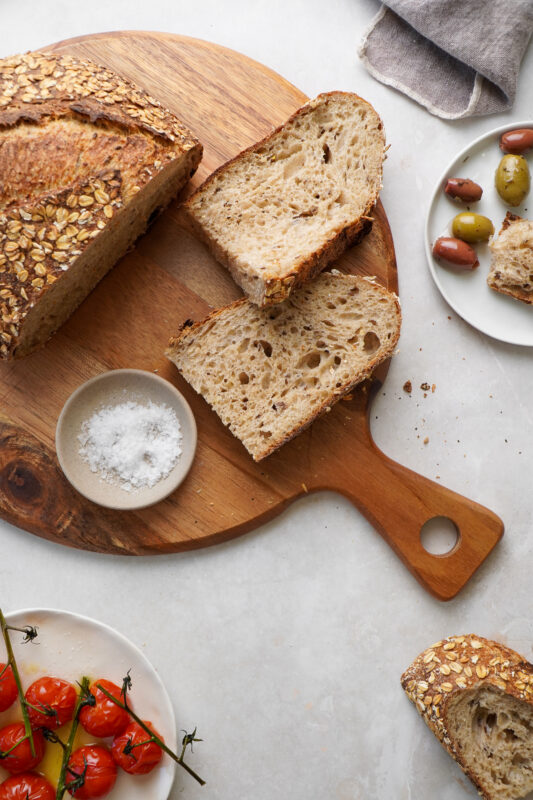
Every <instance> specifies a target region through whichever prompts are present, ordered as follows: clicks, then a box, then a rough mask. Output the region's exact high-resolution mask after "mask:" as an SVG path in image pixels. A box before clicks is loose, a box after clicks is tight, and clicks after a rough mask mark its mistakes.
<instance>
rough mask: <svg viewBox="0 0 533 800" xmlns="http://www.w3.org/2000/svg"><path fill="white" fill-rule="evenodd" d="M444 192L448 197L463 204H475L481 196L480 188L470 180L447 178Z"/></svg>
mask: <svg viewBox="0 0 533 800" xmlns="http://www.w3.org/2000/svg"><path fill="white" fill-rule="evenodd" d="M444 191H445V193H446V194H447V195H448V197H451V198H452V199H453V200H460V201H461V202H463V203H477V201H478V200H481V195H482V194H483V189H482V188H481V186H480V185H479V184H478V183H475V182H474V181H472V180H470V178H448V180H447V181H446V185H445V187H444Z"/></svg>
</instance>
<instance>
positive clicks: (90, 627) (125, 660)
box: [0, 609, 177, 800]
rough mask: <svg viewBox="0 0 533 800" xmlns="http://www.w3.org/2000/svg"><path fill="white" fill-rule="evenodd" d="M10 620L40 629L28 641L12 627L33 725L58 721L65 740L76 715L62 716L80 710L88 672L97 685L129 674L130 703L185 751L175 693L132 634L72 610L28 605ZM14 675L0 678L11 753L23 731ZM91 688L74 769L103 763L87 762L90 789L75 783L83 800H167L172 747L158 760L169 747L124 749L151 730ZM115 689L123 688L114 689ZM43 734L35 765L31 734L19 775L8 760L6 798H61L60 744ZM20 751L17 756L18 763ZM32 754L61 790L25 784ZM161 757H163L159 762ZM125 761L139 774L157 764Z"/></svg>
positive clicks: (2, 789)
mask: <svg viewBox="0 0 533 800" xmlns="http://www.w3.org/2000/svg"><path fill="white" fill-rule="evenodd" d="M6 620H7V623H8V625H9V626H13V627H19V628H27V627H28V626H30V627H34V628H36V629H37V632H38V637H37V639H36V640H35V641H34V642H26V643H24V641H23V638H24V636H23V634H22V633H18V632H15V631H12V632H10V639H11V643H12V647H13V651H14V655H15V659H16V662H17V665H18V669H19V672H20V677H21V682H22V686H23V689H24V692H25V694H26V698H27V700H28V701H29V702H31V705H32V706H33V709H32V708H29V713H30V717H31V718H32V727H33V725H34V724H35V725H36V726H37V727H38V726H39V725H43V726H45V727H48V728H51V729H54V730H55V732H56V733H57V735H58V736H59V737H60V738H61V740H62V741H65V740H66V739H67V738H68V733H69V729H70V723H69V722H68V721H67V722H66V724H62V723H64V720H65V719H66V720H68V719H69V718H71V716H72V713H73V711H74V703H75V702H76V700H77V695H78V693H79V686H78V682H80V681H81V680H82V678H83V677H84V676H86V677H88V678H89V680H90V683H91V684H94V683H96V682H98V683H100V684H101V685H103V686H104V688H106V686H107V688H108V689H109V688H110V685H109V684H106V683H105V681H110V682H111V684H112V685H114V686H115V687H121V686H122V680H123V678H124V677H125V676H126V675H127V674H128V673H129V674H130V677H131V681H132V687H131V690H130V691H129V692H128V702H129V704H130V705H131V708H132V709H133V710H134V711H135V712H136V713H137V714H138V715H139V716H140V717H141V718H142V720H143V721H149V722H150V723H151V724H152V725H153V728H154V729H155V730H156V731H157V733H158V734H159V735H160V736H161V737H162V738H163V740H164V742H165V744H166V745H168V747H169V748H170V749H171V750H172V751H173V752H176V746H177V735H176V723H175V718H174V711H173V708H172V704H171V702H170V699H169V697H168V694H167V692H166V690H165V687H164V686H163V684H162V682H161V680H160V678H159V676H158V675H157V673H156V671H155V670H154V668H153V667H152V666H151V664H150V663H149V661H148V660H147V659H146V658H145V656H144V655H143V653H141V651H140V650H139V649H138V648H137V647H135V645H133V644H132V643H131V642H130V641H129V640H128V639H126V638H125V637H124V636H122V635H121V634H120V633H118V632H117V631H115V630H113V629H112V628H110V627H108V626H107V625H104V624H102V623H100V622H97V621H95V620H93V619H90V618H88V617H83V616H80V615H78V614H72V613H70V612H66V611H57V610H53V609H28V610H23V611H17V612H14V613H11V614H6ZM5 661H6V653H5V647H4V643H3V641H2V639H1V638H0V663H1V662H5ZM0 673H1V668H0ZM7 678H8V673H7V672H6V673H4V676H3V679H2V678H0V751H2V750H3V751H4V752H5V751H6V750H7V749H8V746H9V744H10V736H11V742H12V741H13V736H14V735H15V740H14V741H15V742H16V741H17V739H16V732H15V734H14V733H13V730H14V729H13V725H14V723H16V722H17V721H20V720H21V719H22V715H21V710H20V705H19V703H18V700H15V702H13V703H9V695H10V693H11V695H12V692H13V687H12V685H11V686H10V681H9V680H7ZM54 679H55V680H54ZM58 679H59V680H58ZM28 690H30V692H29V694H28ZM119 691H120V689H119ZM91 692H92V693H93V694H95V695H96V705H95V706H93V707H85V708H83V709H82V710H81V712H80V725H79V728H78V732H77V734H76V740H75V744H74V747H73V751H78V753H77V756H76V757H77V761H76V759H75V760H74V761H73V762H71V765H72V768H73V773H72V774H75V773H76V772H79V771H83V769H84V765H85V764H86V763H88V764H90V765H93V762H94V763H95V764H96V765H97V767H98V769H94V770H93V769H92V768H91V769H90V768H88V769H87V775H89V773H91V775H92V776H93V778H94V779H92V780H91V781H90V782H88V783H90V786H89V788H88V787H87V785H86V786H85V789H84V788H83V787H82V788H79V789H78V790H77V791H74V796H75V798H76V800H86V798H87V794H86V792H89V796H90V797H96V796H100V797H104V796H105V797H108V798H109V800H166V799H167V797H168V795H169V793H170V789H171V786H172V783H173V780H174V773H175V763H174V761H173V760H172V759H171V758H170V757H169V756H168V755H166V754H164V753H163V754H162V757H161V758H160V760H159V755H160V754H161V749H160V748H159V747H157V751H155V750H154V747H155V745H154V744H153V743H152V744H147V745H142V744H141V745H140V746H138V747H137V748H135V749H132V750H130V753H131V754H128V755H126V756H125V755H124V753H123V751H124V745H125V744H127V742H128V741H130V743H135V744H136V743H137V742H145V741H146V740H147V737H146V735H143V736H140V733H141V732H142V729H137V730H136V726H135V723H134V722H133V720H132V719H131V718H130V717H128V715H127V712H124V711H122V710H121V709H120V708H118V707H117V706H116V705H114V704H113V703H112V702H111V701H110V700H107V698H106V697H105V696H104V695H102V693H101V692H97V690H96V689H94V688H93V687H91ZM112 693H113V694H116V693H115V691H114V690H112ZM6 704H9V708H7V709H5V710H3V711H2V710H1V709H2V708H5V706H6ZM69 714H70V717H69ZM121 715H122V716H121ZM124 715H125V716H124ZM132 724H133V726H135V727H132ZM35 741H36V749H37V750H38V751H39V752H38V754H37V755H38V756H40V755H41V749H43V750H44V756H43V758H42V759H40V760H39V763H38V764H36V765H34V764H33V763H32V761H31V752H29V743H28V742H26V743H25V744H26V745H28V748H27V752H26V753H25V752H24V750H23V747H22V746H19V747H18V748H17V749H16V751H13V754H12V757H11V758H12V761H11V764H10V772H11V777H9V775H10V773H9V772H7V771H6V770H5V769H3V768H2V767H1V766H0V800H26V797H27V796H28V797H29V798H30V800H49V798H50V800H52V798H54V799H55V787H56V785H57V780H58V777H59V771H60V766H61V757H62V749H61V746H60V745H59V744H56V743H52V742H50V741H45V740H44V737H43V736H42V734H41V733H40V732H39V733H38V736H37V738H36V739H35ZM80 748H82V749H81V750H80ZM19 756H20V757H19ZM17 757H19V758H18V761H17V760H15V761H13V758H15V759H16V758H17ZM9 758H10V757H9V756H8V757H7V758H4V759H2V760H0V765H1V763H2V761H3V763H4V765H6V763H7V761H8V759H9ZM25 758H26V762H25ZM27 759H30V762H29V767H30V768H31V767H33V772H34V773H35V774H39V775H44V776H45V777H46V779H47V780H48V781H49V783H50V784H51V785H52V786H53V787H54V794H53V795H52V796H50V794H49V793H48V792H47V791H45V790H44V789H42V790H39V789H38V781H37V780H35V787H36V788H33V786H32V785H31V782H30V784H28V785H24V786H23V787H22V788H21V787H20V786H18V787H17V783H18V784H21V783H23V781H22V780H21V779H20V777H17V775H19V774H20V773H21V772H26V771H27V764H28V761H27ZM155 761H157V762H158V763H156V764H155V765H154V764H153V762H155ZM116 762H118V763H119V765H118V766H117V764H116ZM123 766H126V767H127V768H128V769H129V770H133V773H135V772H141V773H142V771H143V770H144V769H148V768H149V767H153V768H152V769H151V771H150V772H148V773H147V774H130V773H129V772H126V771H124V769H123V768H122V767H123ZM13 773H15V774H13ZM8 778H9V780H7V779H8ZM71 779H72V778H71ZM6 781H7V783H6ZM32 792H33V793H32ZM39 792H40V793H39ZM92 792H95V794H93V793H92ZM98 792H102V794H97V793H98ZM69 797H71V795H70V794H69V793H68V792H67V793H66V794H65V798H69Z"/></svg>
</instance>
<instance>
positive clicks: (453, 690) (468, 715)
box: [402, 634, 533, 800]
mask: <svg viewBox="0 0 533 800" xmlns="http://www.w3.org/2000/svg"><path fill="white" fill-rule="evenodd" d="M402 686H403V688H404V689H405V691H406V693H407V696H408V697H409V699H410V700H411V701H412V702H413V703H414V704H415V706H416V708H417V710H418V712H419V713H420V714H421V716H422V717H423V719H424V721H425V722H426V724H427V725H428V726H429V728H430V729H431V730H432V731H433V733H434V734H435V736H436V737H437V738H438V739H439V741H440V742H441V744H442V745H443V746H444V747H445V749H446V750H447V751H448V753H449V754H450V755H451V756H452V758H454V759H455V760H456V761H457V763H458V764H459V766H460V767H461V769H462V770H463V771H464V772H465V773H466V775H468V777H469V778H470V779H471V780H472V782H473V783H474V784H475V786H476V788H477V789H478V791H479V794H480V795H481V797H484V798H485V800H518V798H522V797H525V795H527V794H528V793H529V792H531V791H533V665H532V664H530V663H529V662H528V661H526V660H525V659H524V658H523V657H522V656H520V655H519V654H518V653H516V652H515V651H514V650H510V649H509V648H508V647H505V646H504V645H501V644H498V643H497V642H493V641H490V640H488V639H483V638H482V637H481V636H475V635H473V634H468V635H465V636H450V637H449V638H448V639H444V640H443V641H441V642H437V643H436V644H434V645H433V646H432V647H430V648H428V649H427V650H425V651H424V652H423V653H421V654H420V655H419V656H418V657H417V658H416V659H415V661H414V662H413V663H412V664H411V666H410V667H409V668H408V669H407V670H406V671H405V673H404V674H403V675H402Z"/></svg>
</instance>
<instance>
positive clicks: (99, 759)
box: [66, 687, 117, 800]
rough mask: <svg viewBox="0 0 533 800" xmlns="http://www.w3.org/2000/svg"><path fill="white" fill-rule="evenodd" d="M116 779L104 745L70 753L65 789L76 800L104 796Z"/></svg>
mask: <svg viewBox="0 0 533 800" xmlns="http://www.w3.org/2000/svg"><path fill="white" fill-rule="evenodd" d="M106 688H107V687H106ZM116 779H117V766H116V764H115V762H114V761H113V759H112V758H111V753H110V752H109V750H106V748H105V747H101V746H100V745H97V744H89V745H86V746H85V747H80V748H79V749H78V750H75V751H74V752H73V753H72V755H71V757H70V759H69V762H68V766H67V775H66V786H67V790H68V791H69V792H70V794H71V795H72V797H76V798H78V800H90V799H91V798H92V797H104V795H106V794H107V793H108V792H110V791H111V789H112V788H113V786H114V785H115V781H116ZM75 781H76V782H79V783H80V784H81V785H80V786H79V787H78V788H75V785H74V782H75ZM69 787H70V788H69Z"/></svg>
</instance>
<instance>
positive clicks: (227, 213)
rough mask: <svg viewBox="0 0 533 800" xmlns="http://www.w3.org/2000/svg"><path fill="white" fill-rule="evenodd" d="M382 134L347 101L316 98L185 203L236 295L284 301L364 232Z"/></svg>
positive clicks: (356, 100)
mask: <svg viewBox="0 0 533 800" xmlns="http://www.w3.org/2000/svg"><path fill="white" fill-rule="evenodd" d="M384 152H385V134H384V131H383V124H382V122H381V119H380V118H379V116H378V115H377V114H376V112H375V111H374V109H373V108H372V106H371V105H370V104H369V103H367V102H366V101H365V100H362V99H361V98H360V97H358V96H357V95H355V94H350V93H349V92H331V93H330V94H321V95H319V96H318V97H317V98H316V99H315V100H312V101H310V102H309V103H307V104H306V105H304V106H303V107H302V108H300V109H299V110H298V111H297V112H296V113H295V114H294V115H293V116H292V117H291V118H290V119H289V120H288V121H287V122H286V123H285V124H284V125H282V126H281V127H280V128H278V129H277V130H275V131H274V132H273V133H271V134H270V135H269V136H267V137H266V138H265V139H263V140H262V141H260V142H258V143H257V144H255V145H253V146H252V147H250V148H249V149H248V150H245V151H244V152H242V153H241V154H240V155H238V156H237V157H236V158H234V159H233V160H232V161H229V162H228V163H227V164H225V165H223V166H222V167H220V169H218V170H217V171H216V172H214V173H213V174H212V175H211V176H210V177H209V178H208V179H207V180H206V181H205V183H204V184H203V185H202V186H201V187H200V188H199V189H198V190H197V191H196V192H195V193H194V194H193V195H192V196H191V197H190V198H189V199H188V200H187V201H186V202H185V204H184V210H185V212H186V215H187V216H188V219H189V221H190V223H191V225H192V227H193V229H194V231H195V232H196V233H197V235H198V236H199V237H200V238H202V239H203V240H204V241H205V242H206V243H207V245H208V246H209V247H210V248H211V250H212V251H213V253H214V255H215V257H216V258H217V259H218V260H219V261H220V262H221V263H222V264H224V266H226V267H227V268H228V269H229V270H230V272H231V274H232V276H233V278H234V279H235V281H236V282H237V283H238V284H239V285H240V286H241V287H242V289H243V290H244V292H245V294H246V295H247V296H248V297H249V299H250V300H252V301H253V302H254V303H256V304H257V305H260V306H263V305H268V304H273V303H278V302H280V301H282V300H284V299H285V298H286V297H288V295H289V294H290V292H291V291H293V290H294V289H296V288H297V287H298V286H300V285H302V284H303V283H306V282H307V281H309V280H311V279H312V278H313V277H315V276H316V275H317V274H318V273H319V272H321V271H322V270H323V269H324V268H325V267H326V266H327V265H328V264H329V263H331V262H332V261H333V260H334V259H335V258H337V257H338V256H339V255H340V254H341V253H342V252H343V251H344V250H345V249H346V248H347V247H348V246H349V245H352V244H355V242H357V241H358V240H359V239H360V238H361V237H362V236H364V234H365V233H367V232H368V231H369V230H370V227H371V219H370V217H369V214H370V212H371V210H372V207H373V206H374V204H375V202H376V200H377V197H378V194H379V191H380V189H381V175H382V162H383V158H384Z"/></svg>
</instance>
